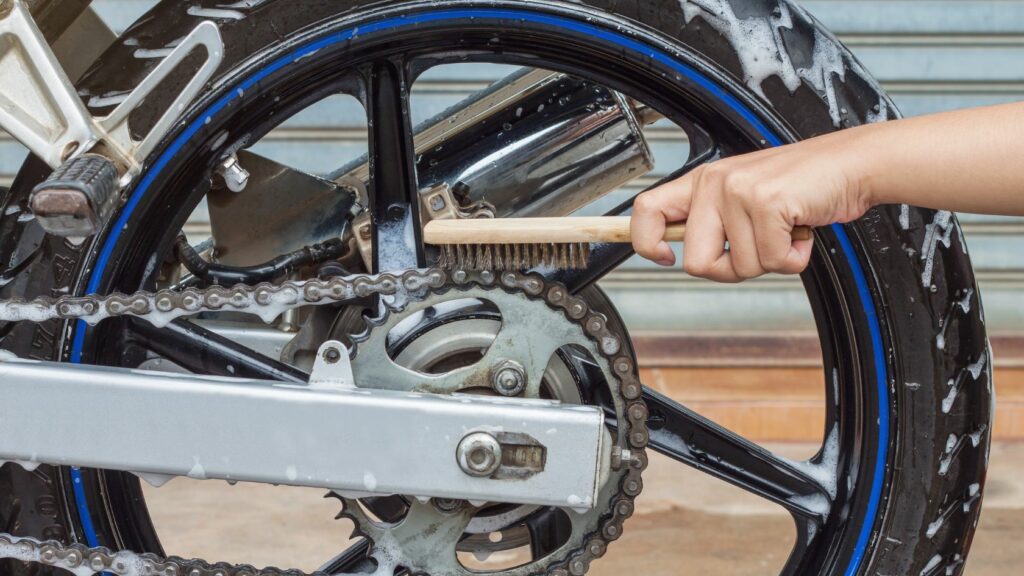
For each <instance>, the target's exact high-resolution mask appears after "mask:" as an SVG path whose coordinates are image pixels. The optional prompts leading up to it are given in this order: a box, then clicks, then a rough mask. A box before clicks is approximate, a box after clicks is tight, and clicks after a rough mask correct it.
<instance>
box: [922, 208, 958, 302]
mask: <svg viewBox="0 0 1024 576" xmlns="http://www.w3.org/2000/svg"><path fill="white" fill-rule="evenodd" d="M955 228H956V227H955V226H953V213H952V212H950V211H948V210H939V211H938V212H936V213H935V217H934V218H932V222H931V224H927V225H925V233H924V243H923V244H922V245H921V260H924V271H922V272H921V285H922V286H924V287H925V288H930V287H931V285H932V273H933V272H934V270H935V252H936V251H937V250H938V249H939V245H940V244H941V245H943V246H945V247H946V248H949V246H950V240H951V239H952V235H953V230H954V229H955Z"/></svg>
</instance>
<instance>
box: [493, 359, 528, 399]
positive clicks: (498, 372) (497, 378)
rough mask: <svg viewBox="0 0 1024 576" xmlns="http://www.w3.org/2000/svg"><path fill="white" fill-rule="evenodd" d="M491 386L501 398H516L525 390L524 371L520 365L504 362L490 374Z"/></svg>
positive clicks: (509, 361) (510, 361)
mask: <svg viewBox="0 0 1024 576" xmlns="http://www.w3.org/2000/svg"><path fill="white" fill-rule="evenodd" d="M491 385H492V386H493V387H494V391H495V392H497V393H498V394H501V395H502V396H518V395H519V394H522V393H523V390H525V389H526V371H525V370H524V369H523V366H522V364H520V363H518V362H513V361H512V360H505V361H504V362H501V363H499V364H498V365H497V366H495V368H494V370H493V371H492V372H491Z"/></svg>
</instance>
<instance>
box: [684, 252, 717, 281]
mask: <svg viewBox="0 0 1024 576" xmlns="http://www.w3.org/2000/svg"><path fill="white" fill-rule="evenodd" d="M683 270H685V271H686V273H687V274H689V275H690V276H697V277H699V278H709V277H711V274H712V273H713V272H714V263H713V262H711V261H710V260H707V259H703V258H686V257H685V256H684V257H683Z"/></svg>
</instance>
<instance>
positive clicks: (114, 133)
mask: <svg viewBox="0 0 1024 576" xmlns="http://www.w3.org/2000/svg"><path fill="white" fill-rule="evenodd" d="M199 47H205V49H206V61H205V62H204V63H203V65H202V66H201V67H200V69H199V70H198V71H197V72H196V73H195V74H194V76H193V77H192V79H191V80H190V81H189V83H188V84H187V85H186V86H185V88H184V89H182V91H181V93H180V94H178V97H177V98H175V100H174V102H173V103H172V104H171V106H170V108H168V110H167V111H166V112H165V113H164V115H163V116H162V117H161V118H160V120H159V121H158V122H157V123H156V124H155V125H154V126H153V128H152V129H151V130H150V131H149V133H148V134H146V135H145V136H144V137H143V138H142V140H140V141H137V140H135V139H133V138H132V136H131V134H130V133H129V130H128V117H129V116H130V115H131V113H132V111H134V110H135V109H136V108H138V106H139V105H140V104H141V103H142V101H143V100H145V98H146V97H147V96H149V95H150V94H151V93H153V92H154V91H155V90H156V89H157V88H158V87H159V86H160V84H161V82H162V81H163V80H164V79H165V78H167V76H169V75H170V73H171V72H172V71H173V70H174V68H175V67H176V66H177V65H178V64H180V63H181V61H182V60H184V59H185V57H186V56H188V55H189V54H191V53H192V52H193V51H194V50H195V49H196V48H199ZM223 59H224V43H223V40H222V39H221V35H220V30H219V29H218V28H217V25H216V24H214V23H213V22H208V21H207V22H203V23H201V24H199V25H198V26H196V28H195V29H194V30H193V31H192V33H191V34H189V35H188V36H186V37H185V38H184V39H183V40H182V41H181V43H180V44H179V45H178V46H177V47H176V48H175V49H174V51H173V52H171V54H170V55H168V56H167V57H166V58H165V59H164V60H163V61H162V62H161V63H160V65H158V66H157V67H156V69H155V70H153V71H152V72H151V73H150V74H149V75H148V76H147V77H146V78H145V79H144V80H143V81H142V82H141V83H140V84H139V85H138V86H137V87H136V88H135V89H134V90H133V91H132V92H131V94H129V95H128V97H127V98H126V99H125V100H124V101H123V102H122V103H121V104H120V105H119V106H118V107H117V108H116V109H115V110H114V111H113V112H112V113H111V114H110V115H109V116H107V117H105V118H95V117H93V116H92V115H91V114H90V113H89V111H88V109H86V107H85V105H84V104H83V103H82V100H81V98H79V96H78V93H77V91H76V90H75V87H74V86H73V85H72V83H71V81H70V80H69V79H68V76H67V74H66V73H65V72H64V69H63V68H62V67H61V65H60V63H59V62H58V61H57V57H56V56H55V55H54V53H53V50H52V49H51V48H50V46H49V44H47V42H46V39H45V38H44V37H43V35H42V33H41V32H40V31H39V27H38V26H37V25H36V23H35V21H34V20H33V19H32V15H31V14H30V12H29V10H28V7H27V6H26V5H25V2H24V1H23V0H5V1H0V86H2V89H0V128H3V129H4V130H6V131H7V132H8V133H10V134H11V135H12V136H13V137H14V138H16V139H17V140H18V141H19V142H21V143H22V144H24V145H25V146H26V147H27V148H28V149H29V150H31V151H32V153H33V154H35V155H36V156H38V157H40V158H41V159H42V160H43V161H44V162H46V163H47V164H49V165H50V166H51V167H52V168H57V167H58V166H60V165H61V164H62V163H63V162H64V161H65V160H68V159H70V158H73V157H76V156H78V155H80V154H84V153H86V152H89V151H90V150H92V149H93V148H94V147H96V145H97V144H99V143H103V144H105V146H104V147H103V148H102V153H103V154H104V155H105V156H108V157H109V158H110V159H111V160H113V161H114V162H115V164H117V165H118V167H119V169H120V170H121V173H122V175H123V176H126V177H127V178H126V179H123V181H122V184H125V183H126V182H127V180H130V179H131V178H132V177H134V176H135V175H137V174H138V172H139V170H140V167H141V165H142V162H143V161H144V160H145V158H146V156H147V155H149V153H151V152H152V151H153V149H154V148H155V146H156V144H157V143H158V142H159V141H160V140H161V139H162V138H163V137H164V136H165V135H166V134H167V132H169V131H170V129H171V127H172V126H173V124H174V122H175V120H177V118H178V117H179V116H180V114H181V112H182V111H183V110H184V109H185V106H186V105H187V104H188V103H189V102H191V101H192V100H193V99H195V97H196V96H198V95H199V93H200V92H201V91H202V89H203V87H204V86H205V84H206V83H207V82H208V81H209V80H210V79H212V78H213V75H214V73H215V72H216V70H217V68H218V67H219V66H220V64H221V62H222V61H223Z"/></svg>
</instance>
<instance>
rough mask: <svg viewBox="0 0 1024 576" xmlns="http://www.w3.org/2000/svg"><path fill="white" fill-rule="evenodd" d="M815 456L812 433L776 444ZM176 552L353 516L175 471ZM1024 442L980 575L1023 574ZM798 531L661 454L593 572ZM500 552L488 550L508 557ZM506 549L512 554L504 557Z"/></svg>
mask: <svg viewBox="0 0 1024 576" xmlns="http://www.w3.org/2000/svg"><path fill="white" fill-rule="evenodd" d="M770 448H772V449H774V450H777V451H779V452H781V453H783V454H786V455H788V456H791V457H807V456H809V455H810V453H811V451H812V450H813V447H812V446H811V445H809V444H806V445H805V444H782V445H772V446H770ZM147 501H148V502H149V506H150V511H151V513H152V514H153V517H154V522H155V523H156V526H157V528H158V529H159V531H160V534H161V536H162V537H163V540H164V545H165V547H166V549H167V552H168V553H171V554H178V555H182V556H198V557H203V558H206V559H209V560H212V559H216V560H224V561H230V562H245V563H249V564H254V565H256V566H266V565H277V566H281V567H289V568H302V569H304V570H313V569H315V568H317V567H318V566H319V565H320V564H321V563H322V562H324V561H325V560H327V559H329V558H331V557H332V556H334V555H335V554H337V553H338V552H340V551H341V550H342V549H344V547H345V546H346V542H347V541H348V534H349V532H350V530H351V524H349V523H348V522H347V521H344V520H333V517H334V515H335V514H336V513H337V511H338V509H339V507H338V502H337V500H334V499H324V498H323V493H322V491H318V490H307V489H297V488H285V487H280V488H274V487H265V486H257V485H237V486H228V485H227V484H226V483H224V482H218V481H207V482H200V481H193V480H186V479H176V480H174V481H172V482H171V483H169V484H168V485H166V486H164V487H162V488H148V487H147ZM1022 541H1024V443H1016V442H1001V443H997V444H996V445H995V446H993V449H992V458H991V470H990V472H989V477H988V484H987V490H986V494H985V501H984V512H983V514H982V520H981V523H980V524H979V526H978V532H977V536H976V537H975V541H974V547H973V550H972V553H971V556H970V559H969V561H968V563H967V571H966V574H968V575H970V576H996V575H999V576H1002V575H1005V574H1012V573H1017V571H1018V570H1019V569H1020V566H1021V564H1022V563H1024V547H1021V545H1020V542H1022ZM792 542H793V528H792V523H791V521H790V520H789V517H788V515H787V514H785V513H784V512H783V511H782V510H781V508H777V507H775V506H773V505H771V504H768V503H766V502H764V501H762V500H760V499H758V498H756V497H753V496H750V495H748V494H746V493H744V492H742V491H739V490H737V489H734V488H732V487H730V486H727V485H724V484H722V483H720V482H718V481H716V480H713V479H710V478H708V477H707V476H704V475H701V474H699V473H696V472H693V471H692V470H690V469H688V468H686V467H683V466H680V465H675V464H673V463H672V462H670V461H668V460H666V459H664V458H656V459H654V460H653V461H652V463H651V467H650V469H649V471H648V473H647V474H646V478H645V490H644V492H643V494H642V495H641V497H640V499H639V501H638V505H637V513H636V515H635V516H633V518H631V519H630V521H629V522H628V523H627V524H626V530H625V534H624V536H623V537H622V539H621V540H619V541H618V542H616V543H614V544H613V545H612V546H611V547H610V550H609V554H608V555H607V556H606V557H605V558H603V559H601V560H600V561H598V562H597V563H595V564H594V566H593V568H592V570H591V572H590V573H591V574H595V575H599V576H612V575H621V574H634V573H639V574H644V576H661V575H664V576H669V575H672V576H675V575H678V574H743V575H760V574H765V575H774V574H777V573H778V569H779V568H780V567H781V566H782V563H783V562H784V561H785V559H786V555H787V553H788V551H789V548H790V546H791V545H792ZM502 560H503V558H501V557H499V556H498V555H495V556H492V557H491V559H490V560H489V561H498V562H500V561H502ZM505 560H507V558H506V559H505Z"/></svg>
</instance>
